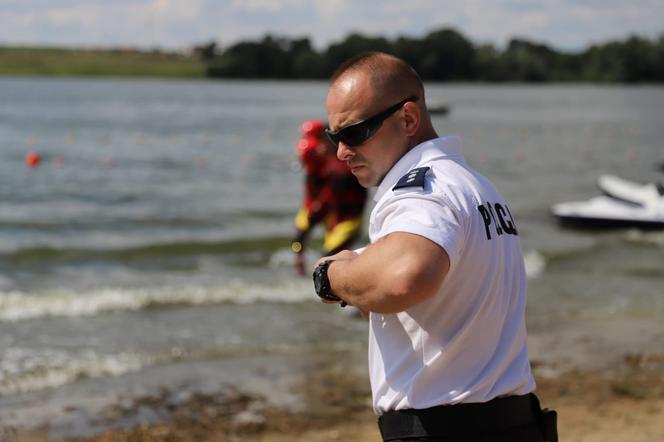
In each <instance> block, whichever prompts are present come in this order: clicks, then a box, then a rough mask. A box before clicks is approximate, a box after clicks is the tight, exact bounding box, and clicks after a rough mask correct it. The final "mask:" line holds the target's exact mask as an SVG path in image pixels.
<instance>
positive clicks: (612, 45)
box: [195, 28, 664, 83]
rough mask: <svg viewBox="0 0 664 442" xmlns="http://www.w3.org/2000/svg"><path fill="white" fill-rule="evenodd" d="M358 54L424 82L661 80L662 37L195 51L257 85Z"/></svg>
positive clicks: (219, 71)
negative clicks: (404, 67)
mask: <svg viewBox="0 0 664 442" xmlns="http://www.w3.org/2000/svg"><path fill="white" fill-rule="evenodd" d="M363 51H383V52H387V53H390V54H393V55H396V56H398V57H400V58H402V59H404V60H406V61H407V62H408V63H410V64H411V65H412V66H413V67H414V68H415V70H417V72H418V73H419V74H420V76H421V77H422V79H423V80H425V81H483V82H570V81H575V82H577V81H579V82H622V83H636V82H663V81H664V33H663V34H661V35H660V36H659V37H658V38H655V39H652V40H650V39H647V38H643V37H639V36H636V35H633V36H630V37H628V38H626V39H624V40H622V41H612V42H607V43H604V44H601V45H593V46H590V47H588V48H587V49H585V50H583V51H579V52H575V53H567V52H561V51H557V50H555V49H553V48H552V47H550V46H548V45H546V44H542V43H537V42H533V41H528V40H526V39H512V40H511V41H510V42H509V44H508V45H507V46H506V47H505V48H504V49H502V50H500V49H497V48H496V47H495V46H493V45H491V44H481V45H476V44H473V42H471V41H470V40H468V39H467V38H465V37H464V36H463V35H462V34H461V33H459V32H457V31H456V30H454V29H450V28H444V29H439V30H434V31H432V32H430V33H429V34H427V35H425V36H424V37H423V38H412V37H405V36H400V37H397V38H395V39H387V38H384V37H369V36H366V35H362V34H359V33H354V34H350V35H348V36H347V37H346V38H345V39H344V40H342V41H340V42H337V43H333V44H331V45H329V46H328V47H327V48H325V49H323V50H320V51H318V50H316V49H315V48H314V47H313V46H312V44H311V41H310V40H309V38H307V37H304V38H285V37H278V36H273V35H266V36H265V37H263V38H262V39H259V40H256V41H241V42H238V43H235V44H233V45H231V46H228V47H226V48H224V49H223V50H222V49H221V48H219V47H218V45H217V44H216V43H214V42H210V43H208V44H204V45H201V46H198V47H196V48H195V53H196V54H197V56H198V57H200V59H201V60H202V61H203V62H204V63H205V65H206V75H207V76H209V77H218V78H256V79H322V78H329V76H330V75H331V74H332V72H333V71H334V69H335V68H336V67H337V66H338V65H339V64H341V63H342V62H343V61H344V60H346V59H348V58H349V57H351V56H353V55H355V54H358V53H360V52H363Z"/></svg>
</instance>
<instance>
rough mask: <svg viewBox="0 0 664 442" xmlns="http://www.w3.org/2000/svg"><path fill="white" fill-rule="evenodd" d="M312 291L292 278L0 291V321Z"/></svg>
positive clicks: (268, 298) (287, 298)
mask: <svg viewBox="0 0 664 442" xmlns="http://www.w3.org/2000/svg"><path fill="white" fill-rule="evenodd" d="M312 290H313V288H312V287H311V281H310V280H308V279H293V280H291V281H288V282H286V281H284V282H279V283H275V285H270V286H268V285H259V284H247V283H246V282H243V281H232V282H229V283H228V284H225V285H223V286H216V287H201V286H191V287H177V288H176V287H160V288H137V289H121V288H105V289H98V290H94V291H91V292H90V291H85V292H72V291H67V290H60V291H58V290H56V291H51V292H46V293H37V294H33V293H25V292H18V291H13V292H0V321H20V320H26V319H35V318H43V317H83V316H95V315H99V314H103V313H110V312H122V311H137V310H142V309H145V308H148V307H158V306H169V305H191V306H196V305H206V304H220V303H225V302H233V303H239V304H247V303H254V302H261V301H265V302H285V303H289V302H302V301H307V300H310V299H314V297H313V296H312Z"/></svg>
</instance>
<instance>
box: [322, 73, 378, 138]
mask: <svg viewBox="0 0 664 442" xmlns="http://www.w3.org/2000/svg"><path fill="white" fill-rule="evenodd" d="M375 98H376V94H375V92H374V90H373V88H372V87H371V82H370V80H369V78H368V77H367V76H366V75H363V74H362V73H349V74H346V75H344V76H342V77H340V78H338V79H337V81H335V82H334V83H333V84H332V86H330V90H329V92H328V94H327V112H328V120H329V122H330V126H331V128H332V129H337V128H339V127H343V126H347V125H348V124H352V123H354V122H357V121H359V120H361V119H363V118H365V117H367V115H370V114H371V112H372V111H373V109H374V108H376V107H377V104H376V100H375Z"/></svg>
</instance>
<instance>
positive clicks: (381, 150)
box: [327, 52, 437, 187]
mask: <svg viewBox="0 0 664 442" xmlns="http://www.w3.org/2000/svg"><path fill="white" fill-rule="evenodd" d="M395 105H396V106H397V107H394V106H395ZM390 109H392V111H390V112H391V113H388V114H385V115H384V116H383V117H382V119H381V120H379V122H378V123H377V124H378V125H377V126H375V125H374V126H373V129H371V130H372V131H373V132H371V133H370V134H369V135H368V136H367V137H365V138H364V139H363V141H361V142H360V144H357V143H354V144H352V145H348V144H346V142H344V140H343V138H342V139H340V141H339V142H338V146H337V157H338V158H339V159H340V160H342V161H346V162H347V163H348V165H349V166H350V168H351V172H353V174H354V175H355V176H356V177H357V179H358V181H359V182H360V184H362V185H363V186H365V187H369V186H375V185H377V184H378V183H379V182H380V181H381V180H382V179H383V177H384V176H385V174H386V173H387V171H389V170H390V168H391V167H392V166H393V165H394V164H395V163H396V162H397V161H398V160H399V158H401V157H402V156H403V155H404V154H405V153H406V152H407V151H408V150H410V149H411V148H413V147H415V146H416V145H418V144H420V143H422V142H424V141H426V140H430V139H433V138H436V137H437V134H436V132H435V130H434V129H433V126H432V125H431V118H430V116H429V112H428V111H427V108H426V104H425V101H424V86H423V85H422V80H420V77H419V75H417V72H415V70H414V69H413V68H412V67H410V65H408V63H406V62H405V61H403V60H401V59H400V58H397V57H394V56H392V55H389V54H385V53H381V52H365V53H362V54H359V55H357V56H355V57H353V58H351V59H349V60H348V61H346V62H345V63H343V64H342V65H341V66H340V67H339V68H338V69H337V70H336V71H335V73H334V74H333V76H332V84H331V85H330V90H329V92H328V94H327V113H328V121H329V122H330V128H331V129H332V131H336V132H337V133H341V131H342V130H348V129H349V128H350V127H351V126H357V125H359V124H369V125H371V124H372V123H371V118H375V117H377V116H380V115H381V114H382V113H384V112H385V111H389V110H390ZM365 120H366V121H367V122H368V123H367V122H365ZM358 127H365V126H358ZM365 129H366V127H365ZM354 130H357V127H356V128H355V129H354ZM360 130H362V129H360ZM366 130H369V129H366Z"/></svg>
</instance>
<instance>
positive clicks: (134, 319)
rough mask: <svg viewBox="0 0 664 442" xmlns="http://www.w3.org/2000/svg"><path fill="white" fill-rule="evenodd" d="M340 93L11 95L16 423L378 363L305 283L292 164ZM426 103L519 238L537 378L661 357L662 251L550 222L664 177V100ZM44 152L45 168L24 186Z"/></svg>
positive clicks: (157, 89) (147, 88) (0, 303)
mask: <svg viewBox="0 0 664 442" xmlns="http://www.w3.org/2000/svg"><path fill="white" fill-rule="evenodd" d="M326 88H327V85H326V83H323V82H242V81H218V82H208V81H192V82H189V81H157V80H111V79H101V80H99V79H95V80H88V79H85V80H83V79H39V78H5V79H0V423H1V422H2V419H3V416H4V417H5V418H6V417H7V416H10V415H11V413H10V412H9V411H8V410H9V409H10V408H12V409H16V404H19V403H22V402H21V401H22V400H24V399H25V398H32V400H33V401H36V400H39V401H42V402H43V401H45V398H46V397H54V396H57V395H58V391H60V392H61V391H66V390H63V389H65V388H70V389H71V388H80V389H82V390H85V391H93V390H94V389H95V388H99V385H102V384H103V383H104V382H113V383H114V384H113V385H114V386H113V388H115V389H118V388H121V387H120V386H118V383H122V381H121V380H122V379H130V378H131V379H133V380H132V382H134V383H136V384H140V383H141V381H140V380H141V379H142V380H143V381H146V379H148V378H153V377H154V376H156V375H155V373H162V374H163V373H164V371H163V370H165V368H166V367H189V368H191V366H192V365H191V364H194V365H195V366H197V367H202V366H205V364H206V363H210V362H215V363H216V362H220V361H221V362H224V363H228V364H231V365H229V367H230V366H233V365H232V362H233V361H238V360H239V358H252V357H266V355H267V356H270V355H271V356H272V357H274V358H284V359H289V358H297V359H301V358H303V357H305V356H306V355H313V354H320V353H325V352H330V351H350V352H354V353H357V354H362V352H363V351H364V349H365V341H366V324H364V323H363V322H362V321H357V320H354V319H352V318H350V317H349V315H348V314H346V313H344V312H342V311H341V310H339V309H336V308H331V307H329V306H325V305H321V304H320V303H318V301H317V300H316V297H315V295H314V294H313V288H312V284H311V282H310V280H309V278H304V279H301V278H296V277H294V273H293V269H292V267H291V253H290V251H289V250H290V249H289V237H290V235H291V230H292V227H291V225H292V217H293V215H294V213H295V211H296V209H297V207H298V203H299V200H300V197H301V174H300V171H299V169H298V167H297V162H296V158H295V154H294V143H295V141H296V140H297V138H298V127H299V124H300V123H301V122H302V121H303V120H305V119H308V118H312V117H321V118H324V116H325V114H324V100H325V94H326ZM427 94H428V95H427V100H428V102H429V103H430V104H431V103H446V104H448V105H450V106H451V113H450V114H449V115H448V116H445V117H442V116H434V126H435V127H436V129H437V131H438V133H439V134H441V135H449V134H456V135H460V136H461V137H462V138H463V139H464V143H465V155H466V158H467V160H468V162H469V163H470V164H471V165H473V166H474V167H475V168H476V169H478V170H480V171H481V172H482V173H483V174H484V175H486V176H488V177H489V178H490V179H491V180H492V181H494V183H495V184H496V185H497V187H498V188H499V189H500V190H501V192H502V193H503V194H504V195H505V197H506V198H507V200H508V202H509V204H510V209H511V210H512V213H513V215H514V217H515V218H516V221H517V223H518V225H519V231H520V236H521V241H522V246H523V249H524V252H525V254H526V263H527V268H528V273H529V278H530V279H529V301H528V316H527V321H528V328H529V332H530V337H531V354H532V356H533V358H535V359H538V360H541V361H545V362H547V363H548V364H549V365H550V366H552V367H559V368H564V367H567V366H570V365H572V366H573V365H574V364H577V365H584V364H585V365H593V364H594V365H601V364H611V363H614V362H615V361H616V360H619V359H620V358H622V357H623V356H624V355H625V354H626V353H629V352H636V351H662V349H663V348H664V321H663V319H664V233H662V232H641V231H637V230H618V231H611V232H585V231H574V230H567V229H562V228H561V227H560V226H558V224H557V223H556V220H555V219H554V218H553V217H552V216H551V215H550V212H549V209H550V206H551V205H552V204H554V203H556V202H561V201H568V200H582V199H587V198H590V197H592V196H594V195H597V194H598V193H599V192H598V190H597V189H596V186H595V180H596V178H597V176H598V175H599V174H601V173H612V174H616V175H619V176H621V177H624V178H627V179H631V180H634V181H639V182H643V183H646V182H651V181H656V180H662V179H663V178H664V175H663V174H662V172H661V171H659V170H658V167H659V165H661V164H662V162H663V161H664V141H663V140H664V88H662V87H654V86H653V87H650V86H648V87H624V86H607V87H597V86H578V85H564V86H561V85H553V86H522V85H515V86H493V85H446V84H431V85H427ZM32 150H34V151H37V152H39V153H40V154H41V156H42V163H41V165H40V166H39V167H38V168H35V169H28V168H27V167H25V165H24V157H25V155H26V153H27V152H29V151H32ZM367 213H368V212H367ZM364 241H366V236H365V239H364ZM359 245H361V244H358V246H359ZM315 258H316V254H315V252H313V251H312V252H311V253H310V255H309V259H310V261H313V260H314V259H315ZM234 367H236V368H235V370H237V365H235V366H234ZM159 370H162V371H159ZM169 370H172V371H175V372H178V373H181V372H182V371H183V370H185V369H184V368H181V369H180V370H179V371H178V369H177V368H169ZM229 370H230V369H229ZM240 371H241V370H240ZM141 375H143V377H141ZM131 376H133V377H131ZM164 376H166V375H164ZM136 379H139V380H136ZM229 379H230V378H229ZM127 382H129V381H127ZM229 382H231V381H229ZM128 391H133V390H131V388H129V390H128ZM3 410H4V414H3ZM12 416H13V417H12V418H15V417H16V416H15V415H12Z"/></svg>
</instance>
